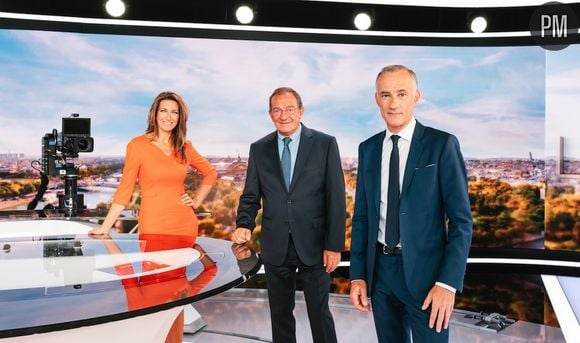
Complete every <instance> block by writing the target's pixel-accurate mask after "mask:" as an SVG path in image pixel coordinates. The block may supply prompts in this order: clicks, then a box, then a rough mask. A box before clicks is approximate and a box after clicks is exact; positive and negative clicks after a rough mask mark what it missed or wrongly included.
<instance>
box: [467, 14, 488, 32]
mask: <svg viewBox="0 0 580 343" xmlns="http://www.w3.org/2000/svg"><path fill="white" fill-rule="evenodd" d="M470 27H471V31H472V32H473V33H482V32H483V31H485V29H486V28H487V19H485V17H484V16H476V17H474V18H473V19H472V20H471V24H470Z"/></svg>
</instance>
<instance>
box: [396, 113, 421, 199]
mask: <svg viewBox="0 0 580 343" xmlns="http://www.w3.org/2000/svg"><path fill="white" fill-rule="evenodd" d="M424 132H425V127H424V126H423V125H421V123H419V122H417V124H416V125H415V131H414V132H413V139H412V140H411V147H410V148H409V157H407V164H406V165H405V176H404V177H403V188H402V192H401V196H403V195H404V194H405V192H406V190H407V188H409V185H410V184H411V181H412V180H413V176H414V175H415V167H417V163H419V159H420V158H421V154H422V153H423V143H422V142H421V140H422V139H423V133H424Z"/></svg>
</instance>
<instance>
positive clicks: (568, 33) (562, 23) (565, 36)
mask: <svg viewBox="0 0 580 343" xmlns="http://www.w3.org/2000/svg"><path fill="white" fill-rule="evenodd" d="M530 32H531V34H532V38H533V39H534V40H535V41H536V43H537V44H538V45H540V46H541V47H543V48H544V49H546V50H551V51H557V50H562V49H565V48H566V47H568V46H569V45H570V44H573V43H580V40H579V37H580V35H579V34H578V16H577V15H576V13H574V11H573V10H572V9H571V8H570V7H569V6H566V5H565V4H562V3H559V2H555V1H552V2H548V3H545V4H543V5H542V6H540V7H538V8H537V9H536V10H535V11H534V13H533V14H532V17H531V18H530Z"/></svg>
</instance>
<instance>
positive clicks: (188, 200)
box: [181, 193, 200, 210]
mask: <svg viewBox="0 0 580 343" xmlns="http://www.w3.org/2000/svg"><path fill="white" fill-rule="evenodd" d="M181 202H182V203H183V204H184V205H186V206H190V207H192V208H193V209H194V210H195V209H196V208H198V207H199V205H200V204H199V203H197V202H196V201H195V200H193V199H192V198H191V197H190V196H189V194H187V193H184V194H183V195H182V196H181Z"/></svg>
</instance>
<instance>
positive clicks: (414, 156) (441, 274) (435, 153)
mask: <svg viewBox="0 0 580 343" xmlns="http://www.w3.org/2000/svg"><path fill="white" fill-rule="evenodd" d="M385 135H386V132H385V131H383V132H381V133H379V134H376V135H375V136H373V137H371V138H369V139H367V140H366V141H364V142H362V143H361V144H360V146H359V159H358V163H359V166H358V175H357V187H356V198H355V211H354V216H353V224H352V243H351V262H350V263H351V264H350V277H351V280H355V279H363V280H365V281H366V282H367V288H368V293H369V295H371V294H372V282H373V271H374V265H375V254H376V244H377V237H378V228H379V208H380V200H381V195H380V189H381V156H382V150H383V140H384V138H385ZM399 222H400V233H401V236H400V237H401V246H402V249H403V268H404V271H405V281H406V284H407V287H408V288H409V290H410V291H411V294H412V295H413V296H414V297H416V298H417V299H418V300H421V301H422V300H423V299H424V298H425V296H426V295H427V292H428V291H429V290H430V289H431V288H432V287H433V285H434V284H435V282H436V281H439V282H443V283H445V284H447V285H449V286H452V287H454V288H456V289H457V290H458V291H461V290H462V288H463V276H464V274H465V267H466V262H467V255H468V252H469V247H470V244H471V232H472V221H471V207H470V204H469V197H468V193H467V176H466V171H465V163H464V160H463V156H462V155H461V151H460V149H459V142H458V141H457V138H455V136H453V135H450V134H448V133H446V132H443V131H439V130H436V129H433V128H430V127H425V126H423V125H421V124H420V123H419V122H417V125H416V126H415V131H414V132H413V139H412V141H411V146H410V150H409V157H408V159H407V164H406V166H405V175H404V178H403V187H402V191H401V198H400V206H399Z"/></svg>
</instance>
